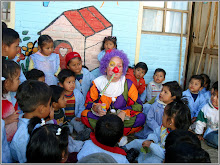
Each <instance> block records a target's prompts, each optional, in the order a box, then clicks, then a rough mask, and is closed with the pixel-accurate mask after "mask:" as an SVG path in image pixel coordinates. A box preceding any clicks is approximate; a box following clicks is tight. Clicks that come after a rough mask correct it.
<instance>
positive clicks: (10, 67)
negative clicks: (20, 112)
mask: <svg viewBox="0 0 220 165" xmlns="http://www.w3.org/2000/svg"><path fill="white" fill-rule="evenodd" d="M20 69H21V67H20V66H19V65H18V64H17V63H16V62H14V61H13V60H9V59H7V60H6V59H5V58H2V77H4V78H5V79H9V80H11V81H13V78H14V77H15V76H17V75H18V72H19V73H20ZM4 84H5V80H3V81H2V94H5V93H8V91H6V89H5V87H4Z"/></svg>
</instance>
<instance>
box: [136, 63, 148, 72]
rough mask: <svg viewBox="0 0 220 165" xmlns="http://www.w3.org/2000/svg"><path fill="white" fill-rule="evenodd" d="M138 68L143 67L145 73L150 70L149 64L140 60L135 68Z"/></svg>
mask: <svg viewBox="0 0 220 165" xmlns="http://www.w3.org/2000/svg"><path fill="white" fill-rule="evenodd" d="M137 68H141V69H143V70H145V74H146V73H147V71H148V67H147V64H146V63H144V62H139V63H137V64H136V65H135V66H134V69H137Z"/></svg>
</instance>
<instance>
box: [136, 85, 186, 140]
mask: <svg viewBox="0 0 220 165" xmlns="http://www.w3.org/2000/svg"><path fill="white" fill-rule="evenodd" d="M181 97H182V88H181V87H180V86H179V84H178V82H176V81H170V82H166V83H165V84H163V88H162V91H161V92H160V95H159V99H158V100H157V101H156V102H155V103H153V104H152V105H151V107H150V109H149V110H146V109H144V110H143V113H144V114H145V115H146V124H145V125H144V129H143V130H142V131H141V132H138V133H136V134H135V136H137V137H138V138H140V139H145V138H147V136H148V135H149V134H150V133H152V132H153V131H154V130H155V129H156V128H157V127H159V126H161V124H162V116H163V112H164V107H165V106H166V105H167V104H169V103H171V102H172V101H173V100H174V99H180V98H181ZM144 108H146V107H144Z"/></svg>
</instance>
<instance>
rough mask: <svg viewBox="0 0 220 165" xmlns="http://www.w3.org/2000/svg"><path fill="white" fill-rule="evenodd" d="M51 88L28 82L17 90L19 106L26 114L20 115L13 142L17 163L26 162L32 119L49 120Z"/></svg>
mask: <svg viewBox="0 0 220 165" xmlns="http://www.w3.org/2000/svg"><path fill="white" fill-rule="evenodd" d="M51 96H52V92H51V89H50V87H49V86H48V85H47V84H45V83H43V82H40V81H36V80H27V81H25V82H23V83H22V84H21V85H20V86H19V87H18V90H17V94H16V98H17V101H18V105H19V106H20V108H21V110H22V111H23V112H24V113H22V114H20V115H19V121H18V129H17V131H16V133H15V135H14V137H13V139H12V141H11V145H10V148H11V154H12V158H13V159H14V160H15V161H18V162H20V163H24V162H26V147H27V143H28V139H29V134H28V127H27V126H28V123H29V121H30V119H31V118H32V117H39V118H44V119H45V120H46V119H48V118H49V116H50V113H51V111H52V108H51V105H50V102H51Z"/></svg>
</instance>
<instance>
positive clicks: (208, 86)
mask: <svg viewBox="0 0 220 165" xmlns="http://www.w3.org/2000/svg"><path fill="white" fill-rule="evenodd" d="M200 75H201V76H202V77H203V79H204V84H203V85H205V82H206V84H207V87H206V91H208V90H209V88H210V83H211V80H210V78H209V76H208V75H207V74H204V73H203V74H200Z"/></svg>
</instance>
